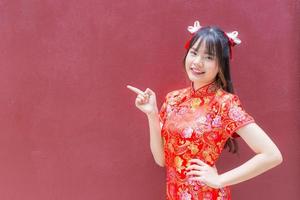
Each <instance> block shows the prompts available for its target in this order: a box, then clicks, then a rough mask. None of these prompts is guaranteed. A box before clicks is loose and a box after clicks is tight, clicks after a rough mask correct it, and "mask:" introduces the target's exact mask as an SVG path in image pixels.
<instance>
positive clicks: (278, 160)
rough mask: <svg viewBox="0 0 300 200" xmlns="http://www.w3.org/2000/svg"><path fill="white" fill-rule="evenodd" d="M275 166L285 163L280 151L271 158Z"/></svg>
mask: <svg viewBox="0 0 300 200" xmlns="http://www.w3.org/2000/svg"><path fill="white" fill-rule="evenodd" d="M271 158H272V160H273V163H274V165H275V166H277V165H280V164H281V163H282V162H283V157H282V154H281V153H280V151H277V152H276V153H274V154H273V155H272V156H271Z"/></svg>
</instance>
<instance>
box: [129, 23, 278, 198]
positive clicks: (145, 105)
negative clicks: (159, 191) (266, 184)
mask: <svg viewBox="0 0 300 200" xmlns="http://www.w3.org/2000/svg"><path fill="white" fill-rule="evenodd" d="M188 30H189V31H190V32H191V33H192V37H191V39H190V40H189V41H188V42H187V43H186V45H185V47H186V49H187V53H186V55H185V57H184V66H185V71H186V74H187V76H188V78H189V80H190V81H191V84H190V86H189V87H186V88H183V89H179V90H175V91H171V92H169V93H168V94H167V95H166V98H165V101H164V103H163V105H162V107H161V109H160V112H158V108H157V104H156V96H155V93H154V92H153V91H152V90H151V89H149V88H147V89H146V90H145V91H141V90H140V89H138V88H135V87H132V86H129V85H128V86H127V88H129V89H130V90H132V91H134V92H135V93H137V98H136V100H135V105H136V107H137V108H139V109H140V110H141V111H142V112H144V113H145V114H146V115H147V117H148V122H149V128H150V147H151V151H152V154H153V157H154V160H155V162H156V163H157V164H158V165H159V166H162V167H163V166H165V167H166V170H167V195H166V196H167V199H168V200H199V199H206V200H208V199H217V200H220V199H226V200H228V199H231V195H230V190H229V187H228V186H230V185H234V184H237V183H240V182H243V181H246V180H248V179H250V178H253V177H255V176H257V175H259V174H261V173H263V172H265V171H267V170H269V169H271V168H273V167H275V166H276V165H279V164H280V163H281V162H282V155H281V153H280V151H279V150H278V148H277V147H276V145H275V144H274V143H273V141H272V140H271V139H270V138H269V137H268V135H267V134H266V133H265V132H264V131H263V130H262V129H261V128H260V127H259V126H258V125H257V124H256V123H255V121H254V118H253V117H252V116H250V115H249V114H248V113H247V112H246V111H245V110H244V109H243V107H242V105H241V102H240V100H239V98H238V96H237V95H235V94H233V86H232V83H231V78H230V62H229V61H230V58H231V47H233V46H235V45H236V44H239V43H240V40H239V39H238V38H237V34H238V33H237V32H236V31H235V32H232V33H226V32H224V31H223V30H221V29H220V28H218V27H215V26H207V27H201V26H200V24H199V22H198V21H196V22H195V23H194V26H189V27H188ZM236 137H241V138H242V139H243V140H244V141H245V142H246V143H247V144H248V145H249V147H250V148H251V149H252V150H253V151H254V152H255V153H256V155H255V156H254V157H253V158H251V159H250V160H248V161H247V162H245V163H244V164H242V165H241V166H238V167H236V168H234V169H232V170H230V171H228V172H226V173H223V174H218V171H217V169H216V166H215V163H216V161H217V159H218V158H219V156H220V154H221V152H222V150H223V149H224V148H226V147H228V148H229V151H232V152H236V151H237V144H236V142H235V138H236Z"/></svg>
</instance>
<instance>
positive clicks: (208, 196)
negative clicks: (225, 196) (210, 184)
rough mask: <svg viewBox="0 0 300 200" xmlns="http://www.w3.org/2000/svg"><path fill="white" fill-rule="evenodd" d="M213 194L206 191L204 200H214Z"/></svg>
mask: <svg viewBox="0 0 300 200" xmlns="http://www.w3.org/2000/svg"><path fill="white" fill-rule="evenodd" d="M212 197H213V196H212V193H211V192H205V193H204V194H203V200H212V199H213V198H212Z"/></svg>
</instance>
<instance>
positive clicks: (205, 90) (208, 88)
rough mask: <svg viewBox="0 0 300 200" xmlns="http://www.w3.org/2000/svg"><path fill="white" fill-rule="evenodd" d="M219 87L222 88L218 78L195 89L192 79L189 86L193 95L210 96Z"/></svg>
mask: <svg viewBox="0 0 300 200" xmlns="http://www.w3.org/2000/svg"><path fill="white" fill-rule="evenodd" d="M219 88H220V86H219V84H218V83H217V81H216V80H214V81H213V82H210V83H208V84H206V85H204V86H202V87H200V88H198V89H197V90H195V88H194V83H193V82H192V81H191V83H190V87H189V94H190V96H191V97H204V96H210V95H214V94H215V93H216V91H217V90H218V89H219Z"/></svg>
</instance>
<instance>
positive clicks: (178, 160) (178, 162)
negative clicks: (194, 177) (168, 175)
mask: <svg viewBox="0 0 300 200" xmlns="http://www.w3.org/2000/svg"><path fill="white" fill-rule="evenodd" d="M182 163H183V160H182V159H181V158H180V157H179V156H176V157H175V158H174V164H175V167H176V170H177V171H178V172H179V173H181V170H182V169H183V168H184V167H183V166H182Z"/></svg>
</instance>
